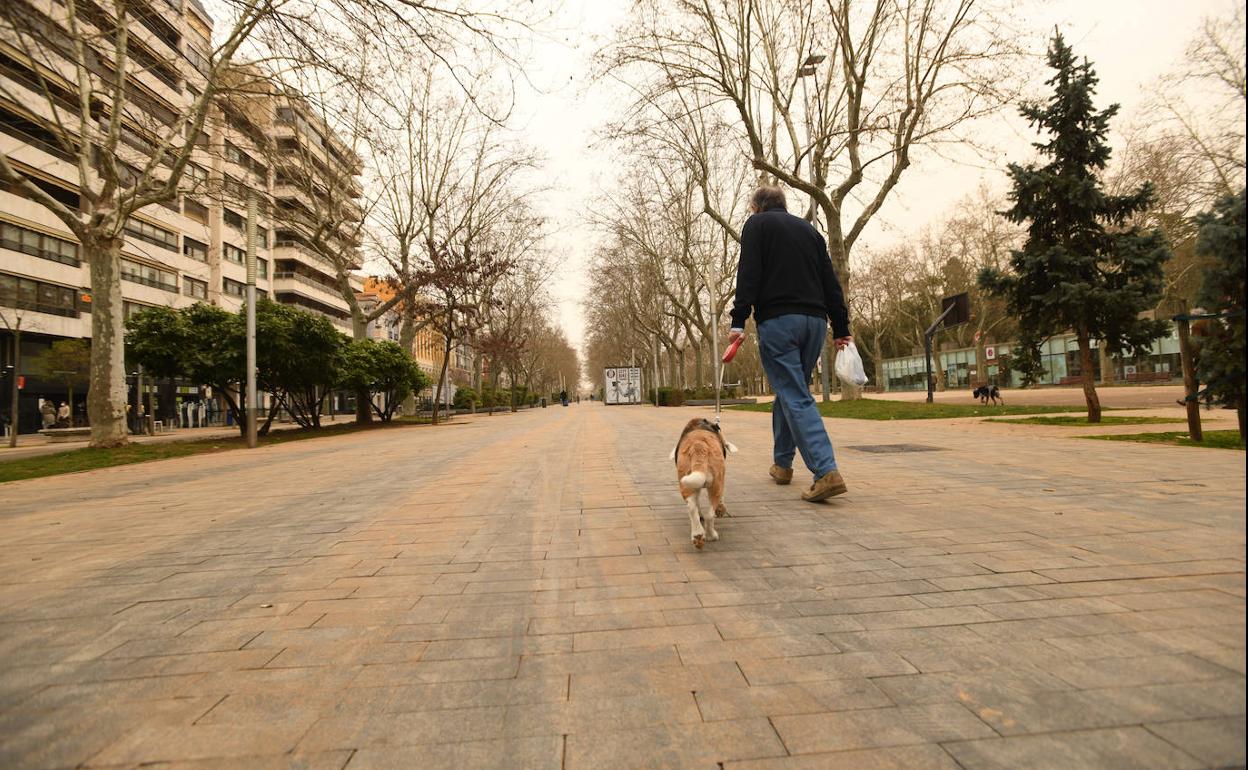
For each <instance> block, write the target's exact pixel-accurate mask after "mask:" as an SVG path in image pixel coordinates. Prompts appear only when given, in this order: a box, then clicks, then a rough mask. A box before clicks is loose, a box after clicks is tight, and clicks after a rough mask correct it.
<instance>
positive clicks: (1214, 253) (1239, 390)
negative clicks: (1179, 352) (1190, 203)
mask: <svg viewBox="0 0 1248 770" xmlns="http://www.w3.org/2000/svg"><path fill="white" fill-rule="evenodd" d="M1196 221H1197V223H1198V224H1199V225H1200V235H1199V236H1198V238H1197V241H1196V253H1197V254H1198V255H1199V256H1201V257H1208V258H1210V259H1211V262H1212V264H1211V265H1210V267H1209V269H1208V270H1207V271H1206V272H1205V283H1204V287H1203V288H1202V289H1201V292H1200V302H1201V304H1202V305H1204V308H1205V310H1206V311H1208V312H1210V313H1221V314H1222V315H1223V318H1222V319H1220V320H1217V321H1213V322H1211V323H1207V324H1203V332H1204V334H1203V335H1202V337H1201V339H1202V342H1201V346H1200V362H1199V365H1198V366H1197V370H1198V371H1197V376H1198V377H1199V378H1200V381H1201V382H1203V383H1205V386H1206V387H1207V388H1208V389H1209V396H1210V397H1211V398H1214V399H1216V400H1217V401H1218V402H1219V403H1222V404H1225V405H1227V406H1233V407H1235V409H1236V410H1237V411H1238V412H1239V437H1240V438H1241V439H1242V438H1243V437H1244V390H1245V387H1244V380H1245V372H1244V259H1245V258H1244V250H1245V244H1246V241H1248V239H1246V238H1245V225H1244V191H1243V190H1240V192H1239V195H1234V196H1228V197H1226V198H1223V199H1222V200H1221V201H1219V202H1218V204H1217V205H1216V206H1214V208H1213V211H1211V212H1208V213H1205V214H1202V215H1200V216H1199V217H1197V219H1196Z"/></svg>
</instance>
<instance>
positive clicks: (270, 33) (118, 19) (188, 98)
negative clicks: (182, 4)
mask: <svg viewBox="0 0 1248 770" xmlns="http://www.w3.org/2000/svg"><path fill="white" fill-rule="evenodd" d="M221 7H222V8H223V9H224V11H225V13H224V17H225V19H226V22H225V24H224V25H222V26H220V27H218V30H217V34H216V39H217V44H216V46H215V47H212V48H211V50H199V48H198V47H197V48H196V49H195V51H194V56H192V55H191V54H190V53H183V52H182V51H181V50H179V48H178V44H177V40H176V38H177V30H176V29H172V27H171V26H170V24H169V22H167V21H165V20H164V19H163V18H162V16H161V14H159V13H158V12H157V11H156V10H155V9H153V8H152V7H150V6H149V5H148V4H147V2H144V1H143V0H101V1H100V2H96V1H95V0H64V2H55V3H54V2H44V1H43V0H13V1H12V2H6V3H3V4H2V5H0V41H3V42H4V43H5V44H6V45H7V46H9V47H10V48H11V50H14V51H17V52H19V57H18V58H19V59H21V60H22V64H21V69H22V72H21V74H20V76H19V77H16V78H7V77H6V79H5V80H4V81H3V84H4V85H3V86H2V91H0V96H2V97H3V98H4V99H6V100H7V101H8V102H10V103H13V104H17V105H31V104H34V105H39V108H38V109H36V110H33V111H30V114H29V116H28V122H29V124H30V126H29V131H28V133H29V134H30V135H31V136H32V139H33V141H34V143H35V144H37V145H38V146H40V147H41V148H43V149H46V150H47V151H48V152H50V153H51V154H53V155H54V156H56V157H57V158H58V159H60V160H61V161H63V162H64V163H65V164H66V168H70V169H72V170H71V171H69V172H66V173H67V174H68V175H69V176H72V177H73V178H75V179H76V188H77V189H76V190H75V191H74V192H75V193H76V194H77V196H78V203H77V205H71V204H69V203H66V202H64V200H63V199H62V197H61V196H58V195H55V194H52V193H50V192H48V191H47V190H45V189H44V188H43V186H41V185H40V184H39V183H38V175H37V174H36V173H35V169H33V168H32V167H30V166H29V165H28V164H27V163H25V162H24V161H22V160H20V159H18V158H16V157H10V155H9V152H8V151H7V150H6V152H4V153H0V181H3V182H4V183H5V184H7V185H10V186H13V187H15V188H17V189H19V190H21V194H22V195H24V196H25V197H27V198H29V199H30V200H33V201H35V202H37V203H38V204H40V205H41V206H43V207H44V208H46V209H47V210H48V211H50V212H52V214H54V215H55V216H56V217H57V218H58V219H59V220H60V221H61V222H62V223H63V224H64V225H65V227H67V228H68V229H69V230H70V232H72V233H73V235H74V236H75V237H76V238H77V239H78V241H79V243H80V244H81V249H82V255H83V259H84V261H85V262H86V263H87V265H88V267H89V271H90V283H91V290H92V314H91V315H92V320H91V325H92V346H91V356H92V365H91V370H92V371H91V388H90V392H89V397H88V413H89V416H90V419H91V431H92V433H91V444H92V446H97V447H104V446H114V445H118V444H122V443H125V441H126V425H125V400H126V399H125V380H124V372H123V360H122V354H123V344H122V338H123V323H122V322H123V318H122V315H123V310H122V298H121V297H122V294H121V284H120V274H121V261H120V260H121V249H122V245H123V240H124V233H125V230H126V227H127V225H128V224H129V223H131V221H132V218H133V217H134V215H135V214H137V213H139V212H141V211H142V210H143V209H144V208H145V207H148V206H152V205H158V204H162V203H168V202H170V201H173V200H174V199H175V198H176V196H177V195H178V193H179V189H180V188H187V187H191V188H194V186H195V185H194V184H193V183H197V182H198V180H197V179H195V178H194V177H191V178H190V181H191V182H192V184H189V185H188V184H184V182H183V180H184V178H186V175H185V173H184V172H186V170H187V167H188V165H189V164H190V162H191V158H192V156H193V154H194V153H195V152H196V150H195V148H196V147H197V143H198V142H199V141H202V139H203V137H204V129H205V127H206V121H207V119H208V117H209V113H210V111H211V108H212V106H213V105H214V104H215V103H216V100H217V98H218V96H219V94H220V92H221V91H223V90H225V89H227V88H229V85H230V84H229V73H230V72H231V71H232V70H233V68H234V65H235V60H236V58H238V57H239V56H240V55H243V54H246V55H248V56H249V57H251V58H255V59H271V60H272V61H273V63H271V64H270V66H268V70H269V71H279V70H283V69H288V70H290V69H297V68H300V67H305V66H313V67H318V68H322V69H324V70H325V71H334V64H333V61H332V60H331V59H330V58H328V57H327V56H325V54H327V53H331V54H332V53H333V48H334V47H333V46H330V45H327V44H326V41H327V40H330V39H333V38H334V36H335V35H337V34H340V33H341V32H342V31H344V30H355V31H357V32H358V31H359V30H371V31H374V32H375V31H376V30H380V29H384V30H386V35H385V37H384V38H379V39H382V40H384V41H385V43H386V44H387V45H388V46H390V47H391V48H392V50H397V51H407V52H411V51H414V50H421V51H424V52H425V53H426V54H429V55H432V56H433V57H434V59H435V60H436V61H440V62H442V65H441V66H444V67H447V65H450V64H451V60H450V58H449V57H450V56H451V52H450V51H451V49H453V48H454V47H455V46H457V45H462V44H464V43H475V44H477V45H479V46H482V47H484V48H488V49H490V50H492V51H496V52H503V53H507V52H508V51H509V50H513V49H512V47H511V46H510V45H509V43H508V39H509V36H510V35H511V34H514V33H515V32H516V31H518V30H520V29H523V28H525V25H524V24H523V23H522V22H517V21H516V20H515V19H513V18H510V17H508V16H507V15H505V14H501V13H494V12H477V11H472V10H466V9H462V8H459V7H443V6H440V5H431V4H428V3H424V2H409V1H408V0H327V2H323V3H318V4H316V6H315V7H314V8H311V9H310V8H308V7H306V6H305V5H304V4H301V3H291V2H286V1H285V0H225V2H223V3H222V5H221ZM171 32H172V34H170V33H171ZM170 40H172V41H173V42H172V43H171V42H169V41H170ZM275 40H282V41H286V42H287V43H288V44H289V46H290V47H291V48H293V51H294V53H293V55H290V54H287V55H283V54H280V53H279V54H276V55H275V56H271V55H270V53H271V52H269V51H266V50H265V49H264V46H263V41H268V42H272V41H275ZM278 60H281V61H278ZM447 68H448V69H450V70H451V71H452V74H453V75H454V76H456V77H458V76H459V73H460V71H459V70H458V69H457V68H456V67H454V66H450V67H447ZM184 84H185V85H184ZM162 93H164V94H169V93H176V95H177V98H172V99H171V98H167V97H166V96H162V95H161V94H162Z"/></svg>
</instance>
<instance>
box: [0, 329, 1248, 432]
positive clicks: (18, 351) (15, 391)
mask: <svg viewBox="0 0 1248 770" xmlns="http://www.w3.org/2000/svg"><path fill="white" fill-rule="evenodd" d="M21 366H22V322H21V319H18V321H17V325H16V326H15V327H14V328H13V382H12V383H11V386H12V390H11V392H10V393H9V446H10V447H15V446H17V431H18V428H19V427H21V422H22V420H21V414H20V413H19V412H18V409H17V408H18V405H19V404H20V403H21V398H22V389H21V387H20V386H19V383H18V377H20V376H21V371H22V369H21ZM1239 414H1240V418H1241V420H1242V418H1243V414H1244V412H1243V410H1242V409H1241V410H1240V412H1239Z"/></svg>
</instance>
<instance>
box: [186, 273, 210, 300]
mask: <svg viewBox="0 0 1248 770" xmlns="http://www.w3.org/2000/svg"><path fill="white" fill-rule="evenodd" d="M182 292H183V293H184V294H186V296H188V297H194V298H195V299H208V282H207V281H201V280H199V279H198V278H192V277H190V276H189V275H184V276H182Z"/></svg>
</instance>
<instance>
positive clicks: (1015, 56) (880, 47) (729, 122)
mask: <svg viewBox="0 0 1248 770" xmlns="http://www.w3.org/2000/svg"><path fill="white" fill-rule="evenodd" d="M1019 53H1020V52H1019V51H1017V50H1016V49H1015V46H1014V36H1013V35H1012V34H1011V30H1010V29H1009V26H1008V24H1007V20H1006V18H1005V12H1004V6H1003V5H1001V4H996V3H992V2H975V1H974V0H961V1H960V2H955V3H941V2H936V1H935V0H908V1H907V2H896V3H874V4H870V5H862V4H856V3H849V2H846V1H845V0H826V2H815V1H814V0H808V1H807V2H799V3H788V2H779V1H778V0H741V2H734V3H712V2H706V1H705V0H688V1H686V2H671V1H670V0H647V1H646V2H641V3H637V4H636V5H635V6H634V11H633V13H632V14H631V16H630V17H629V19H628V20H627V22H626V23H625V25H624V27H623V28H622V29H621V30H620V32H619V34H618V40H617V42H616V43H615V45H613V46H611V47H609V48H608V49H607V50H606V51H605V52H604V54H603V56H602V61H601V64H600V71H601V76H602V77H603V78H604V79H608V80H611V81H613V82H615V83H617V84H618V85H619V86H620V87H621V88H622V89H623V90H624V91H625V92H626V93H627V94H629V95H630V96H631V99H630V103H629V104H628V105H627V111H626V112H625V113H624V114H623V115H622V116H621V118H620V120H619V121H618V124H617V125H615V126H613V127H612V130H611V131H610V137H611V138H612V139H613V140H615V141H616V142H617V143H618V144H619V146H620V148H621V150H622V152H623V153H624V154H625V156H626V157H631V158H633V159H635V160H636V161H637V162H638V163H640V164H642V165H644V166H650V167H655V168H658V169H660V170H664V171H670V176H671V177H672V179H671V180H669V181H673V182H675V187H676V188H677V189H680V188H681V187H683V186H684V185H685V184H686V183H688V184H691V185H692V191H693V195H692V203H693V205H692V207H691V213H692V214H693V215H694V216H695V218H697V219H698V220H701V221H704V222H708V223H710V224H711V225H712V226H713V227H717V228H718V229H719V230H720V231H721V232H720V237H719V238H699V239H697V240H694V238H695V236H694V229H693V228H689V230H688V235H687V236H685V237H687V238H689V239H690V240H689V243H688V244H679V247H678V248H676V249H674V250H672V251H670V252H669V254H672V255H681V256H684V255H686V254H692V255H694V256H695V258H698V259H700V261H701V264H699V265H698V268H699V270H697V271H695V272H697V273H700V274H705V273H707V272H708V267H709V265H708V264H707V261H708V260H716V261H719V260H721V259H723V257H724V254H725V252H727V253H728V254H729V255H730V258H729V260H728V262H729V264H730V265H735V254H732V252H735V251H736V241H737V240H738V239H739V228H740V224H741V223H742V222H743V221H744V219H745V217H746V211H745V203H746V201H745V198H746V195H748V191H749V189H750V188H751V187H752V186H754V185H756V184H759V183H774V184H781V185H784V186H785V187H787V188H788V189H789V191H790V194H789V198H790V206H789V208H790V210H791V211H793V212H794V213H798V214H803V213H804V215H805V216H806V218H807V219H809V220H811V221H812V222H813V223H814V224H815V225H816V227H818V228H819V229H820V231H821V232H822V233H824V234H825V236H826V240H827V242H828V248H829V253H830V256H831V258H832V261H833V264H834V266H835V267H836V269H837V272H838V274H839V276H840V278H841V280H842V283H843V284H845V287H846V289H847V291H850V292H852V291H853V286H854V280H855V278H854V275H853V270H852V267H853V263H852V262H851V259H850V257H851V254H852V253H853V251H854V248H855V246H856V245H857V243H858V241H859V240H860V238H861V236H862V233H863V232H864V231H865V229H866V228H867V226H868V225H869V224H870V223H871V221H872V220H873V218H874V217H875V215H876V214H877V212H878V211H879V210H880V208H881V207H882V206H883V205H884V203H885V202H886V201H887V200H888V199H889V198H890V196H892V195H893V193H894V191H895V189H896V187H897V185H898V183H899V182H900V180H901V179H902V176H903V174H905V173H906V171H907V170H908V169H909V168H910V167H911V166H912V164H913V163H914V162H915V160H916V158H917V156H918V155H919V154H921V153H922V152H923V151H924V149H925V148H929V147H936V146H940V145H949V144H952V143H955V142H961V143H969V142H970V139H971V137H970V134H969V130H968V129H970V127H971V126H972V123H973V121H974V120H975V119H976V118H977V117H980V116H983V115H987V114H991V113H993V112H995V111H997V110H999V109H1000V108H1001V107H1002V106H1003V105H1005V104H1008V103H1009V102H1010V101H1011V100H1012V99H1013V98H1014V95H1015V88H1016V86H1017V83H1018V81H1017V77H1016V76H1015V74H1014V69H1015V68H1014V67H1013V66H1012V65H1013V64H1014V63H1015V62H1017V61H1018V60H1019ZM628 173H629V172H626V173H625V174H624V176H625V178H627V175H628ZM630 195H631V190H629V186H628V185H627V184H621V185H620V186H619V188H618V192H617V193H615V195H614V197H615V201H616V203H617V206H616V208H617V209H622V210H627V209H628V207H629V205H630V204H631V200H630V199H629V196H630ZM807 201H809V205H807ZM613 224H614V223H613ZM610 229H611V228H610V227H608V230H610ZM721 242H722V243H723V245H722V246H721V245H720V243H721ZM620 246H621V247H620V248H616V249H614V251H613V255H612V256H611V257H610V258H611V259H612V260H613V261H612V262H610V264H607V265H603V267H604V268H609V269H611V270H631V271H641V270H646V271H648V274H646V275H638V276H637V279H636V281H635V283H636V284H638V285H642V286H646V285H650V286H652V287H654V290H655V291H657V292H659V293H660V294H661V293H662V292H663V289H664V287H668V286H670V285H671V279H672V278H673V276H672V273H673V272H675V273H677V274H679V273H680V272H681V270H682V268H684V265H682V264H681V263H680V261H679V258H677V257H675V256H673V257H672V258H671V259H670V264H667V265H663V266H662V267H663V269H659V267H660V266H658V265H654V264H652V261H648V260H646V259H644V248H643V247H641V246H638V245H634V244H630V243H628V242H627V241H626V242H624V243H622V244H620ZM697 247H702V248H697ZM699 252H700V253H699ZM604 272H607V271H606V270H604V269H599V270H597V271H595V280H604V281H605V280H607V279H605V278H602V274H603V273H604ZM722 272H723V273H726V274H727V275H728V278H727V280H728V281H729V282H731V278H732V276H733V274H735V266H734V267H733V268H732V269H729V270H724V271H722ZM678 277H679V276H678ZM730 285H731V284H730ZM596 288H598V293H599V294H600V295H609V294H611V293H612V292H611V290H610V289H609V288H606V287H596ZM670 293H675V292H670ZM711 293H712V292H711V291H710V290H709V288H708V287H707V282H706V281H705V280H703V281H702V285H701V288H700V289H697V290H696V291H695V292H694V295H696V296H697V298H698V305H701V306H703V307H704V306H705V304H706V303H708V302H709V301H710V295H711ZM617 296H618V295H617ZM691 296H692V295H688V296H687V297H686V300H685V301H683V302H676V303H674V302H673V301H672V300H671V299H670V298H662V299H661V300H660V301H659V302H658V304H659V305H665V304H666V305H669V307H666V308H663V307H651V308H645V309H642V310H640V311H638V310H635V309H632V308H629V309H628V310H627V311H626V312H625V313H622V314H618V315H622V316H624V317H632V318H633V319H634V320H633V321H632V322H633V323H635V324H637V325H638V326H642V325H643V322H642V321H640V320H636V319H638V318H640V317H641V316H642V315H648V318H647V319H646V320H645V324H646V325H649V326H650V328H649V329H648V330H644V329H643V331H645V332H646V333H644V334H642V333H639V334H635V335H633V334H629V333H627V330H626V329H625V328H611V327H606V326H600V324H605V323H609V322H610V321H611V319H610V318H609V317H608V316H607V315H606V314H601V317H600V318H599V320H598V321H597V322H596V323H595V322H591V324H590V339H591V349H592V348H593V346H594V341H595V340H597V344H598V347H599V348H600V349H601V351H602V352H601V353H600V354H599V355H598V356H597V358H601V359H604V360H605V359H606V358H610V357H614V358H615V360H614V361H613V362H612V363H625V362H628V361H630V360H633V359H636V360H638V361H643V360H644V362H645V365H646V366H647V368H650V369H652V368H654V366H655V365H656V364H658V363H660V362H658V361H655V360H654V353H653V352H650V353H648V354H647V353H646V352H645V351H647V350H651V351H652V348H653V338H654V337H655V336H658V337H659V338H660V343H661V347H662V348H663V350H661V351H660V353H659V356H660V357H664V356H666V358H667V359H668V361H667V363H668V365H667V366H666V367H663V366H660V367H659V368H660V371H661V372H662V371H663V370H664V369H666V370H667V371H668V379H669V380H670V381H671V382H672V383H673V384H677V385H680V384H693V385H695V386H698V387H702V386H707V385H710V384H711V382H710V378H711V377H712V376H713V371H714V369H713V367H712V366H710V365H704V364H703V361H705V362H707V364H709V363H710V355H711V353H710V351H706V352H705V353H703V354H701V355H699V352H700V351H701V350H705V349H706V348H709V345H708V344H707V343H709V339H708V338H707V336H706V335H705V331H704V329H705V327H706V326H708V324H706V323H705V322H702V323H695V322H694V319H692V318H683V317H680V316H683V315H684V314H685V313H684V311H685V310H686V309H689V308H695V309H696V308H697V306H695V305H694V304H693V303H691V302H689V299H690V298H691ZM717 298H723V299H725V300H730V299H731V296H730V292H722V293H718V292H717ZM716 304H719V303H718V302H717V303H716ZM675 308H680V310H679V311H676V310H675ZM703 312H705V310H704V311H703ZM665 313H667V315H665ZM673 313H675V315H676V316H677V317H676V318H672V317H670V316H671V314H673ZM617 320H618V319H617ZM632 337H637V339H632ZM665 337H666V338H667V339H664V338H665ZM647 338H648V339H647ZM620 340H623V344H622V345H621V344H620V343H619V342H617V341H620ZM687 353H693V354H694V355H693V358H694V361H693V362H690V363H691V364H692V368H693V370H694V371H693V373H692V382H690V378H689V377H688V376H686V375H683V374H682V375H680V376H676V373H674V372H671V370H672V369H674V368H677V367H676V366H675V365H673V360H674V359H680V358H684V357H685V356H686V354H687ZM638 356H641V358H638ZM591 357H594V356H592V354H591ZM748 365H749V359H748V358H747V359H746V360H745V361H743V362H742V365H741V367H742V369H741V373H742V374H743V375H745V377H746V378H748V377H749V375H748V374H746V370H745V368H744V367H747V366H748ZM661 376H662V375H661ZM845 395H846V397H852V396H853V395H855V394H852V393H846V394H845Z"/></svg>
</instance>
